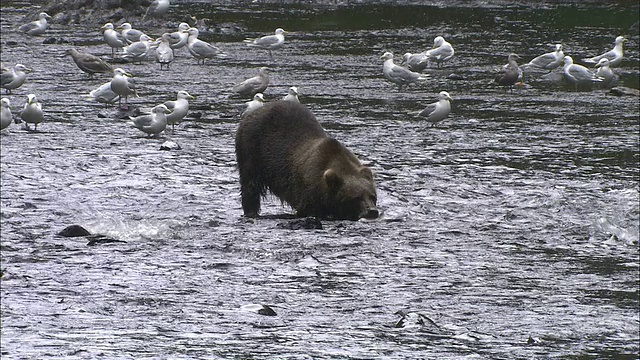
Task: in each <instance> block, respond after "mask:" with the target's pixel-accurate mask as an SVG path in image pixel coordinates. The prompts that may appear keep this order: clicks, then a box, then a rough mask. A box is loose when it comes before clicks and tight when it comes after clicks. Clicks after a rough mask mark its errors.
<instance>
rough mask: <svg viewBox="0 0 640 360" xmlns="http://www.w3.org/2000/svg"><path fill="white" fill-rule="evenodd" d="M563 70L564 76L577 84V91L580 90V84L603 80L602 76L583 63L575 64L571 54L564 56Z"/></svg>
mask: <svg viewBox="0 0 640 360" xmlns="http://www.w3.org/2000/svg"><path fill="white" fill-rule="evenodd" d="M563 71H564V76H565V77H566V78H567V80H569V82H571V83H572V84H573V85H574V86H575V89H576V91H578V85H583V84H591V83H594V82H602V78H601V77H599V76H596V74H594V73H593V72H592V71H591V70H589V69H587V68H586V67H584V66H582V65H577V64H574V63H573V59H572V58H571V56H565V57H564V68H563Z"/></svg>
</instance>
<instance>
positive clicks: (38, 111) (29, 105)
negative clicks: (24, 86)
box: [20, 94, 44, 131]
mask: <svg viewBox="0 0 640 360" xmlns="http://www.w3.org/2000/svg"><path fill="white" fill-rule="evenodd" d="M20 118H21V119H22V120H23V121H24V122H25V124H24V126H25V128H26V129H27V130H31V129H30V128H29V125H28V124H35V127H34V130H36V131H37V130H38V124H39V123H41V122H43V121H44V113H43V112H42V105H40V103H39V102H38V98H36V96H35V95H34V94H29V95H27V102H26V103H25V104H24V109H22V112H21V113H20Z"/></svg>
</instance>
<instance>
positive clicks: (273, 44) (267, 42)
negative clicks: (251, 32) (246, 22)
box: [244, 28, 287, 59]
mask: <svg viewBox="0 0 640 360" xmlns="http://www.w3.org/2000/svg"><path fill="white" fill-rule="evenodd" d="M286 33H287V32H286V31H284V30H283V29H282V28H277V29H276V31H275V34H274V35H266V36H263V37H259V38H257V39H245V40H244V42H245V43H247V46H249V47H257V48H260V49H265V50H268V51H269V57H270V58H271V59H273V54H272V53H271V50H277V49H280V48H281V47H282V46H283V45H284V34H286Z"/></svg>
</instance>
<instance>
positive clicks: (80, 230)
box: [58, 225, 91, 237]
mask: <svg viewBox="0 0 640 360" xmlns="http://www.w3.org/2000/svg"><path fill="white" fill-rule="evenodd" d="M58 235H60V236H64V237H78V236H88V235H91V233H90V232H89V231H88V230H87V229H85V228H84V227H82V226H80V225H70V226H67V227H66V228H64V229H62V230H61V231H60V232H58Z"/></svg>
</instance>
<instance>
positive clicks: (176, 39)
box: [170, 22, 189, 50]
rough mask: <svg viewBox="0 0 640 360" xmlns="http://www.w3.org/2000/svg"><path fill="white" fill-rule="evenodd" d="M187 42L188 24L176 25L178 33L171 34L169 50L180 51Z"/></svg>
mask: <svg viewBox="0 0 640 360" xmlns="http://www.w3.org/2000/svg"><path fill="white" fill-rule="evenodd" d="M187 41H189V24H187V23H184V22H183V23H180V25H178V31H174V32H172V33H171V45H170V46H171V49H173V50H175V49H180V48H181V47H184V46H185V45H187Z"/></svg>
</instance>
